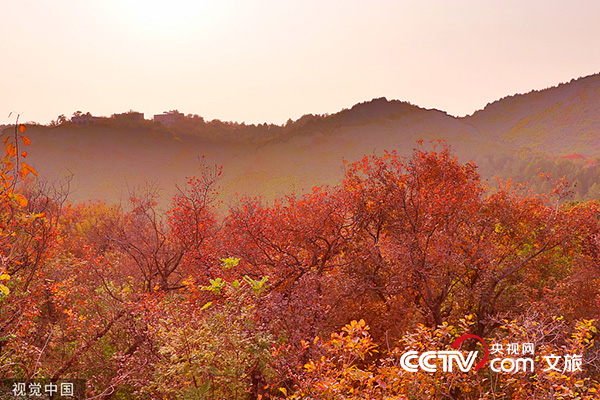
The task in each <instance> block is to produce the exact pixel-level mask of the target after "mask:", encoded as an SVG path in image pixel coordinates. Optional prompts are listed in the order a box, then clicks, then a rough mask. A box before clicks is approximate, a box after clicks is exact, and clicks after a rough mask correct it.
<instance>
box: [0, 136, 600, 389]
mask: <svg viewBox="0 0 600 400" xmlns="http://www.w3.org/2000/svg"><path fill="white" fill-rule="evenodd" d="M24 133H25V127H24V126H22V125H21V126H20V127H15V131H14V133H11V134H9V135H8V136H6V137H5V140H4V143H5V146H6V156H5V157H4V159H3V161H2V164H1V166H0V168H1V171H0V180H1V181H0V184H1V188H0V251H1V256H2V258H1V266H0V378H9V379H21V380H24V381H26V380H35V379H53V380H58V379H75V378H79V379H85V380H86V382H87V389H86V390H87V395H88V397H90V398H97V399H157V398H164V399H268V398H290V399H302V398H306V399H308V398H313V399H416V398H419V399H420V398H439V399H442V398H452V399H486V398H489V399H492V398H495V399H529V398H589V399H592V398H596V397H595V396H597V390H599V384H598V380H599V379H600V376H599V371H598V367H599V364H598V362H599V361H600V358H599V356H600V353H599V350H598V346H597V344H596V335H597V322H596V320H597V318H598V317H599V315H598V314H599V310H600V308H599V306H600V289H599V288H600V232H599V227H600V226H599V220H598V216H599V209H598V204H597V203H596V202H595V201H591V202H587V203H573V202H569V201H568V198H567V197H566V196H567V194H568V190H567V183H566V182H565V181H564V180H558V181H555V182H554V189H553V190H552V191H551V192H550V193H548V194H546V195H533V194H531V193H528V192H526V191H524V190H522V187H521V186H519V185H516V184H512V183H511V182H510V181H509V182H499V184H498V185H497V187H495V188H494V189H493V190H492V189H490V188H488V187H487V183H484V182H482V181H481V180H480V178H479V175H478V173H477V167H476V166H475V165H474V164H472V163H466V164H464V163H460V162H459V161H458V160H457V158H456V157H454V156H453V155H452V154H451V153H450V151H449V150H448V148H447V147H446V146H444V145H443V144H439V143H438V144H437V145H435V146H423V145H420V146H419V148H418V149H417V150H415V151H414V153H413V154H412V155H411V156H410V157H407V158H405V157H401V156H399V155H397V154H396V153H394V152H388V153H385V154H384V155H383V156H381V157H378V156H371V157H365V158H364V159H363V160H362V161H360V162H357V163H354V164H350V165H347V166H346V175H345V179H344V181H343V182H342V183H341V184H340V185H338V186H336V187H317V188H314V189H312V190H311V191H309V192H308V193H306V194H302V195H288V196H285V197H282V198H280V199H278V200H276V201H274V202H272V203H265V202H263V201H262V200H261V199H242V200H240V201H239V202H238V203H237V204H234V205H232V206H231V207H230V209H229V210H228V211H227V212H226V213H224V214H219V211H218V210H219V208H217V207H216V201H217V193H216V189H217V182H218V178H219V176H220V174H221V171H220V169H218V168H214V169H211V168H207V167H203V169H202V171H201V173H200V174H198V175H197V177H193V178H190V179H189V180H188V182H187V184H186V185H185V187H182V188H180V189H179V190H178V192H177V194H176V195H175V196H174V197H173V201H172V203H171V207H170V209H169V210H167V211H166V212H163V211H160V210H159V209H158V206H157V201H156V200H157V198H156V193H155V192H154V191H153V190H151V189H150V188H147V189H146V190H142V191H138V192H137V193H132V195H131V198H130V204H129V206H117V205H108V204H104V203H101V202H89V203H84V204H70V203H68V202H67V201H66V200H67V193H66V190H63V189H64V188H61V187H56V186H51V185H49V184H47V183H43V181H41V180H39V179H33V178H32V176H35V175H37V172H36V171H35V170H34V169H33V168H32V167H31V166H29V165H28V164H27V163H25V162H24V161H23V160H24V158H25V157H26V156H27V154H26V152H24V151H22V147H23V146H24V145H27V144H29V139H28V138H27V137H26V136H24ZM431 147H433V149H432V150H427V148H431ZM221 209H222V208H221ZM466 333H469V334H474V335H477V336H479V337H481V338H484V339H485V340H489V341H495V342H498V343H510V342H514V341H531V342H533V343H535V346H536V355H535V356H536V357H537V360H542V358H543V357H544V356H548V355H552V354H557V353H560V352H563V353H564V352H571V353H575V352H576V353H578V354H582V355H583V356H584V359H583V365H582V368H581V371H576V372H573V373H572V374H564V373H562V374H552V373H541V372H540V373H539V374H538V373H528V374H519V375H512V374H502V373H493V372H491V371H490V370H489V369H485V370H483V369H482V370H479V371H476V372H475V371H470V372H468V373H463V372H460V371H458V372H457V371H454V372H452V373H443V372H441V371H438V372H435V373H430V372H424V371H419V372H416V373H410V372H407V371H404V370H402V369H401V368H400V367H399V364H398V360H399V359H400V357H401V355H402V353H403V352H405V351H408V350H418V351H424V350H448V349H450V346H451V344H452V343H453V341H454V340H455V339H456V338H457V337H459V336H461V335H463V334H466Z"/></svg>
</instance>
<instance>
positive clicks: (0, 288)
mask: <svg viewBox="0 0 600 400" xmlns="http://www.w3.org/2000/svg"><path fill="white" fill-rule="evenodd" d="M0 293H4V295H5V296H8V295H9V294H10V289H8V288H7V287H6V286H4V285H3V284H1V283H0Z"/></svg>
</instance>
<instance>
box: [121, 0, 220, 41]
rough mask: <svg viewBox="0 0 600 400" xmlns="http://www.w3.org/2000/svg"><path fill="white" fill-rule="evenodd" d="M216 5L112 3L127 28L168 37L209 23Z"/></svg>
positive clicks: (174, 0)
mask: <svg viewBox="0 0 600 400" xmlns="http://www.w3.org/2000/svg"><path fill="white" fill-rule="evenodd" d="M217 4H218V2H217V1H198V0H196V1H193V0H171V1H169V2H166V1H158V0H128V1H119V2H116V3H115V4H114V7H113V9H114V12H115V13H117V15H118V16H120V17H121V18H123V19H124V22H125V23H126V24H127V26H128V27H129V28H130V29H134V30H138V31H143V33H144V34H148V33H155V34H159V35H165V34H167V35H168V36H172V35H173V34H181V33H189V32H191V31H194V30H196V29H199V28H201V27H202V26H203V25H206V24H208V23H210V21H211V19H212V18H211V17H212V16H213V14H214V11H215V9H216V8H217Z"/></svg>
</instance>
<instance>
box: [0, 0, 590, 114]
mask: <svg viewBox="0 0 600 400" xmlns="http://www.w3.org/2000/svg"><path fill="white" fill-rule="evenodd" d="M0 18H2V23H1V24H0V52H1V54H2V58H1V60H2V62H1V65H2V67H1V68H2V70H1V71H2V76H1V77H0V93H1V98H0V123H13V122H14V115H13V117H11V118H8V114H9V112H13V113H20V114H21V120H22V121H37V122H41V123H48V122H49V121H50V120H52V119H55V118H56V117H57V116H58V115H59V114H65V115H67V116H70V115H71V114H72V113H73V112H74V111H76V110H81V111H84V112H86V111H90V112H91V113H92V114H94V115H107V116H108V115H111V114H113V113H116V112H123V111H127V110H129V109H134V110H137V111H141V112H144V113H145V114H146V118H149V117H150V116H151V115H152V114H154V113H159V112H162V111H165V110H170V109H178V110H179V111H181V112H184V113H186V114H188V113H193V114H199V115H202V116H204V117H205V118H207V119H213V118H219V119H222V120H228V121H238V122H242V121H245V122H247V123H261V122H270V123H284V122H285V121H286V120H287V119H288V118H292V119H297V118H299V117H300V116H302V115H303V114H308V113H313V114H323V113H334V112H337V111H339V110H340V109H342V108H349V107H351V106H352V105H353V104H355V103H357V102H361V101H366V100H370V99H372V98H374V97H382V96H385V97H387V98H388V99H400V100H406V101H410V102H411V103H413V104H417V105H419V106H422V107H427V108H438V109H441V110H444V111H447V112H449V113H450V114H453V115H465V114H470V113H472V112H473V111H475V110H476V109H479V108H482V107H484V106H485V105H486V103H488V102H490V101H493V100H496V99H498V98H500V97H503V96H505V95H509V94H514V93H522V92H527V91H530V90H531V89H543V88H545V87H548V86H554V85H556V84H558V83H560V82H566V81H569V80H571V78H577V77H580V76H585V75H590V74H593V73H597V72H600V22H599V21H600V1H592V0H590V1H579V0H570V1H564V0H560V1H549V0H534V1H527V0H519V1H504V0H494V1H483V0H473V1H460V0H452V1H449V0H437V1H423V0H419V1H406V0H397V1H376V0H375V1H369V2H367V1H355V0H344V1H327V0H318V1H316V0H303V1H288V0H276V1H275V0H273V1H271V0H245V1H242V0H205V1H203V0H195V1H191V0H190V1H185V0H169V1H155V0H139V1H138V0H133V1H127V0H103V1H91V0H53V1H38V0H0Z"/></svg>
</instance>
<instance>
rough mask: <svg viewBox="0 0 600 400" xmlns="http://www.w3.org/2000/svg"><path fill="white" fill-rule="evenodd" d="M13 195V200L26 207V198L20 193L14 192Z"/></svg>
mask: <svg viewBox="0 0 600 400" xmlns="http://www.w3.org/2000/svg"><path fill="white" fill-rule="evenodd" d="M14 197H15V200H16V201H17V204H19V206H21V207H27V199H26V198H25V197H24V196H23V195H22V194H19V193H15V194H14Z"/></svg>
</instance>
